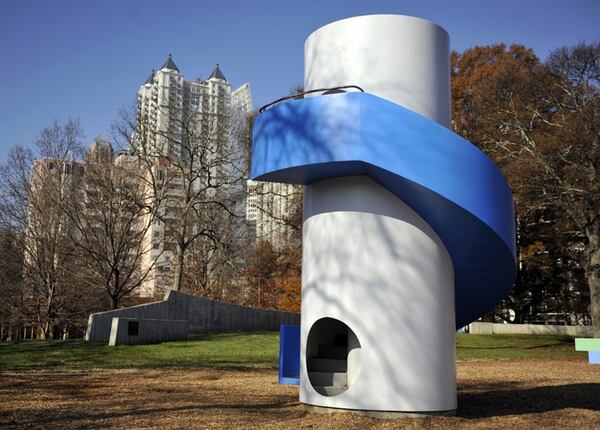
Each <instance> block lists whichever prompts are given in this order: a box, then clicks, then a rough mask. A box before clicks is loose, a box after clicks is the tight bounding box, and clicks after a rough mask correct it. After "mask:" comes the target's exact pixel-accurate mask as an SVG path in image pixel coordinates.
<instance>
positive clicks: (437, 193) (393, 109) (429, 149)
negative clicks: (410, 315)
mask: <svg viewBox="0 0 600 430" xmlns="http://www.w3.org/2000/svg"><path fill="white" fill-rule="evenodd" d="M351 175H368V176H370V177H371V178H372V179H373V180H375V181H377V182H378V183H379V184H381V185H382V186H384V187H385V188H386V189H388V190H389V191H390V192H392V193H394V194H395V195H397V196H398V197H399V198H400V199H402V200H403V201H404V202H406V203H407V204H408V205H410V206H411V207H412V208H413V209H414V210H415V211H416V212H417V213H419V215H420V216H421V217H422V218H423V219H425V221H427V222H428V223H429V224H430V225H431V226H432V227H433V228H434V229H435V230H436V232H437V233H438V235H439V236H440V238H441V239H442V240H443V241H444V244H445V245H446V247H447V249H448V251H449V253H450V256H451V258H452V261H453V264H454V270H455V276H456V279H455V290H456V325H457V327H462V326H463V325H466V324H468V323H469V322H471V321H474V320H476V319H477V318H478V317H480V316H481V315H482V314H484V313H485V312H487V311H488V310H490V309H492V308H493V307H494V306H495V305H496V304H497V303H498V302H499V301H500V300H501V299H502V298H503V297H504V296H505V295H506V294H508V292H509V291H510V289H511V288H512V283H513V281H514V278H515V276H516V262H515V255H516V244H515V226H514V207H513V199H512V193H511V191H510V188H509V187H508V184H507V182H506V180H505V178H504V177H503V175H502V173H501V172H500V171H499V169H498V168H496V166H495V165H494V164H493V163H492V161H491V160H490V159H489V158H488V157H487V156H486V155H485V154H483V153H482V152H481V151H479V150H478V149H477V148H476V147H475V146H473V145H471V144H470V143H469V142H468V141H466V140H465V139H463V138H462V137H460V136H458V135H457V134H455V133H453V132H452V131H450V130H448V129H446V128H445V127H442V126H440V125H439V124H437V123H435V122H433V121H431V120H429V119H428V118H425V117H423V116H421V115H419V114H417V113H415V112H412V111H410V110H408V109H405V108H403V107H402V106H399V105H396V104H394V103H391V102H389V101H386V100H384V99H381V98H378V97H375V96H373V95H370V94H365V93H347V94H336V95H328V96H320V97H312V98H307V99H303V100H296V101H292V102H288V103H285V104H282V105H279V106H276V107H274V108H272V109H270V110H267V111H266V112H264V113H263V114H261V115H259V116H258V117H257V118H256V121H255V124H254V136H253V152H252V171H251V176H252V178H253V179H256V180H265V181H273V182H285V183H297V184H310V183H312V182H315V181H318V180H322V179H328V178H334V177H342V176H351Z"/></svg>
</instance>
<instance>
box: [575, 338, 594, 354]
mask: <svg viewBox="0 0 600 430" xmlns="http://www.w3.org/2000/svg"><path fill="white" fill-rule="evenodd" d="M575 351H600V338H585V339H575Z"/></svg>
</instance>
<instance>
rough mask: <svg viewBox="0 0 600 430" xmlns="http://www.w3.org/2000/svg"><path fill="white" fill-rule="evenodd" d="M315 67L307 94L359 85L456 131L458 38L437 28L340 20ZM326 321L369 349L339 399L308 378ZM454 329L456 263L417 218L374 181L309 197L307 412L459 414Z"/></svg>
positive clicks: (329, 185) (317, 35) (331, 183)
mask: <svg viewBox="0 0 600 430" xmlns="http://www.w3.org/2000/svg"><path fill="white" fill-rule="evenodd" d="M304 65H305V68H304V88H305V89H306V90H311V89H316V88H328V87H333V86H338V85H350V84H353V85H358V86H360V87H361V88H363V89H364V90H365V91H366V92H367V93H371V94H373V95H376V96H378V97H381V98H383V99H386V100H388V101H390V102H392V103H396V104H399V105H402V106H404V107H406V108H408V109H410V110H413V111H415V112H417V113H419V114H421V115H423V116H425V117H427V118H429V119H431V120H433V121H436V122H438V123H439V124H440V125H442V126H444V127H450V62H449V39H448V34H447V33H446V31H445V30H444V29H442V28H441V27H439V26H438V25H436V24H434V23H431V22H428V21H424V20H422V19H419V18H413V17H406V16H396V15H369V16H360V17H354V18H348V19H344V20H341V21H336V22H333V23H331V24H328V25H326V26H324V27H321V28H319V29H318V30H316V31H315V32H314V33H312V34H311V35H310V36H309V38H308V39H307V41H306V44H305V49H304ZM382 121H383V122H382V123H381V124H385V122H384V120H382ZM356 126H357V131H356V132H357V133H360V132H361V128H360V127H361V125H360V124H357V125H356ZM383 128H384V127H383V126H382V129H383ZM334 144H335V143H334ZM393 144H394V143H393V142H390V145H393ZM325 150H326V149H325ZM325 317H329V318H335V319H337V320H339V321H341V322H343V323H344V324H346V325H347V326H348V327H350V329H351V330H352V331H353V332H354V333H355V335H356V338H357V341H358V343H360V347H361V348H360V371H359V372H358V374H356V372H355V371H353V370H352V369H351V370H350V374H349V375H348V377H349V378H350V381H351V386H350V387H349V388H348V389H347V390H346V391H344V392H342V393H340V394H338V395H335V396H324V395H322V391H320V390H319V391H318V390H317V389H315V387H314V386H313V385H312V384H311V382H310V378H309V377H308V373H309V371H310V369H309V368H308V359H309V358H311V353H310V351H309V349H310V345H308V333H309V332H310V331H311V327H313V325H315V323H316V322H317V321H318V320H319V319H321V318H325ZM454 327H455V313H454V268H453V265H452V260H451V259H450V256H449V254H448V252H447V250H446V247H445V245H444V244H443V243H442V241H441V240H440V238H439V237H438V236H437V234H436V233H435V231H434V230H433V229H432V228H431V227H430V226H429V225H428V224H427V223H426V222H425V221H424V220H423V219H422V218H421V217H420V216H419V215H418V214H417V213H416V212H415V211H414V210H413V209H412V208H410V207H409V206H408V205H407V204H405V203H404V202H403V201H401V200H400V199H398V198H397V197H396V196H395V195H393V194H392V193H390V192H389V191H388V190H386V189H385V188H383V187H382V186H381V185H379V184H378V183H376V182H375V181H373V180H372V179H370V178H369V177H366V176H353V177H344V178H336V179H329V180H323V181H318V182H314V183H311V184H310V185H308V186H306V187H305V188H304V224H303V254H302V327H301V366H300V401H301V402H303V403H307V404H310V405H316V406H324V407H331V408H343V409H355V410H363V411H364V410H368V411H403V412H419V413H423V412H445V411H451V410H454V409H456V364H455V334H454V331H455V329H454ZM350 366H351V368H352V367H354V363H350Z"/></svg>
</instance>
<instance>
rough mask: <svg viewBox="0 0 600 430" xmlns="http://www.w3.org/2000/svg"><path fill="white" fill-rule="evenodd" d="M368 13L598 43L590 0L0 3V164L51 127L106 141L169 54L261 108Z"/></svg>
mask: <svg viewBox="0 0 600 430" xmlns="http://www.w3.org/2000/svg"><path fill="white" fill-rule="evenodd" d="M372 13H395V14H403V15H413V16H419V17H422V18H425V19H429V20H432V21H434V22H436V23H438V24H440V25H442V26H443V27H444V28H445V29H446V30H447V31H448V33H449V34H450V41H451V42H450V43H451V47H452V49H455V50H458V51H463V50H465V49H467V48H469V47H471V46H474V45H485V44H492V43H499V42H504V43H507V44H510V43H521V44H524V45H526V46H529V47H532V48H533V49H534V50H535V52H536V53H537V54H538V55H539V56H540V57H541V58H542V59H543V58H545V57H546V56H547V54H548V53H549V52H550V50H552V49H553V48H556V47H559V46H563V45H573V44H575V43H578V42H581V41H588V42H591V41H598V40H600V1H599V0H563V1H558V0H539V1H534V0H529V1H525V0H502V1H492V0H489V1H483V0H452V1H442V0H439V1H427V0H396V1H392V0H387V1H380V0H370V1H367V0H363V1H358V0H321V1H312V0H305V1H286V0H279V1H276V0H269V1H267V0H264V1H263V0H253V1H242V0H238V1H234V0H219V1H215V0H211V1H200V0H197V1H177V0H169V1H167V0H162V1H155V0H143V1H142V0H128V1H124V0H111V1H82V0H79V1H75V0H68V1H67V0H63V1H57V0H46V1H43V0H38V1H33V0H1V1H0V82H1V83H2V89H1V93H0V94H1V97H0V162H4V161H5V160H6V156H7V154H8V150H9V148H10V147H11V146H13V145H15V144H30V143H31V142H32V141H33V140H34V139H35V137H36V136H37V135H38V133H39V131H40V130H41V129H42V128H43V127H46V126H48V125H50V124H51V123H52V121H53V120H54V119H58V120H60V121H64V120H65V119H67V118H69V117H75V118H80V119H81V122H82V125H83V127H84V129H85V132H86V136H87V139H89V140H91V139H93V138H94V137H95V136H97V135H98V134H100V133H103V132H104V133H106V132H107V130H108V129H109V126H110V123H111V122H112V121H113V120H114V119H115V118H116V116H117V111H118V109H119V107H120V106H122V105H124V104H127V103H131V102H133V100H134V97H135V92H136V91H137V89H138V87H139V86H140V85H141V84H142V83H143V82H144V81H145V79H146V78H147V76H148V75H149V73H150V71H151V70H152V69H153V68H160V66H161V65H162V63H163V62H164V61H165V59H166V57H167V55H168V54H169V53H172V54H173V58H174V60H175V62H176V63H177V65H178V66H179V69H180V70H181V71H182V72H183V74H184V75H185V76H186V77H187V78H188V79H191V78H197V77H201V78H206V77H208V75H209V74H210V72H211V71H212V69H213V67H214V65H215V63H219V64H220V65H221V69H222V71H223V73H224V74H225V76H226V77H227V78H228V80H229V81H230V82H231V83H232V85H233V86H234V87H237V86H238V85H240V84H242V83H243V82H250V85H251V88H252V93H253V98H254V104H255V106H260V105H262V104H265V103H267V102H269V101H271V100H273V99H275V98H277V97H280V96H283V95H286V94H287V93H288V92H289V90H290V89H291V88H292V87H294V86H296V85H298V84H301V83H302V80H303V46H304V40H305V39H306V37H307V36H308V35H309V34H310V33H311V32H313V31H314V30H315V29H317V28H318V27H320V26H322V25H324V24H327V23H329V22H331V21H335V20H338V19H342V18H347V17H350V16H356V15H365V14H372Z"/></svg>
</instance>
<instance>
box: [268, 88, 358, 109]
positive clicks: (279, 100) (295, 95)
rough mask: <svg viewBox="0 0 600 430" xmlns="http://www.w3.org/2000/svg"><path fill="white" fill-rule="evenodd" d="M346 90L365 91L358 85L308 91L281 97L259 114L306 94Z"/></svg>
mask: <svg viewBox="0 0 600 430" xmlns="http://www.w3.org/2000/svg"><path fill="white" fill-rule="evenodd" d="M346 88H354V89H357V90H359V91H360V92H361V93H364V92H365V90H363V89H362V88H361V87H359V86H358V85H343V86H341V87H332V88H318V89H316V90H308V91H303V92H301V93H296V94H292V95H289V96H285V97H281V98H280V99H277V100H275V101H273V102H271V103H268V104H266V105H264V106H262V107H261V108H260V109H259V110H258V113H263V112H264V111H265V110H267V109H268V108H270V107H271V106H273V105H276V104H278V103H281V102H283V101H286V100H289V99H295V98H298V97H299V96H304V95H305V94H312V93H319V92H327V93H329V92H330V91H336V90H344V89H346Z"/></svg>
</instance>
